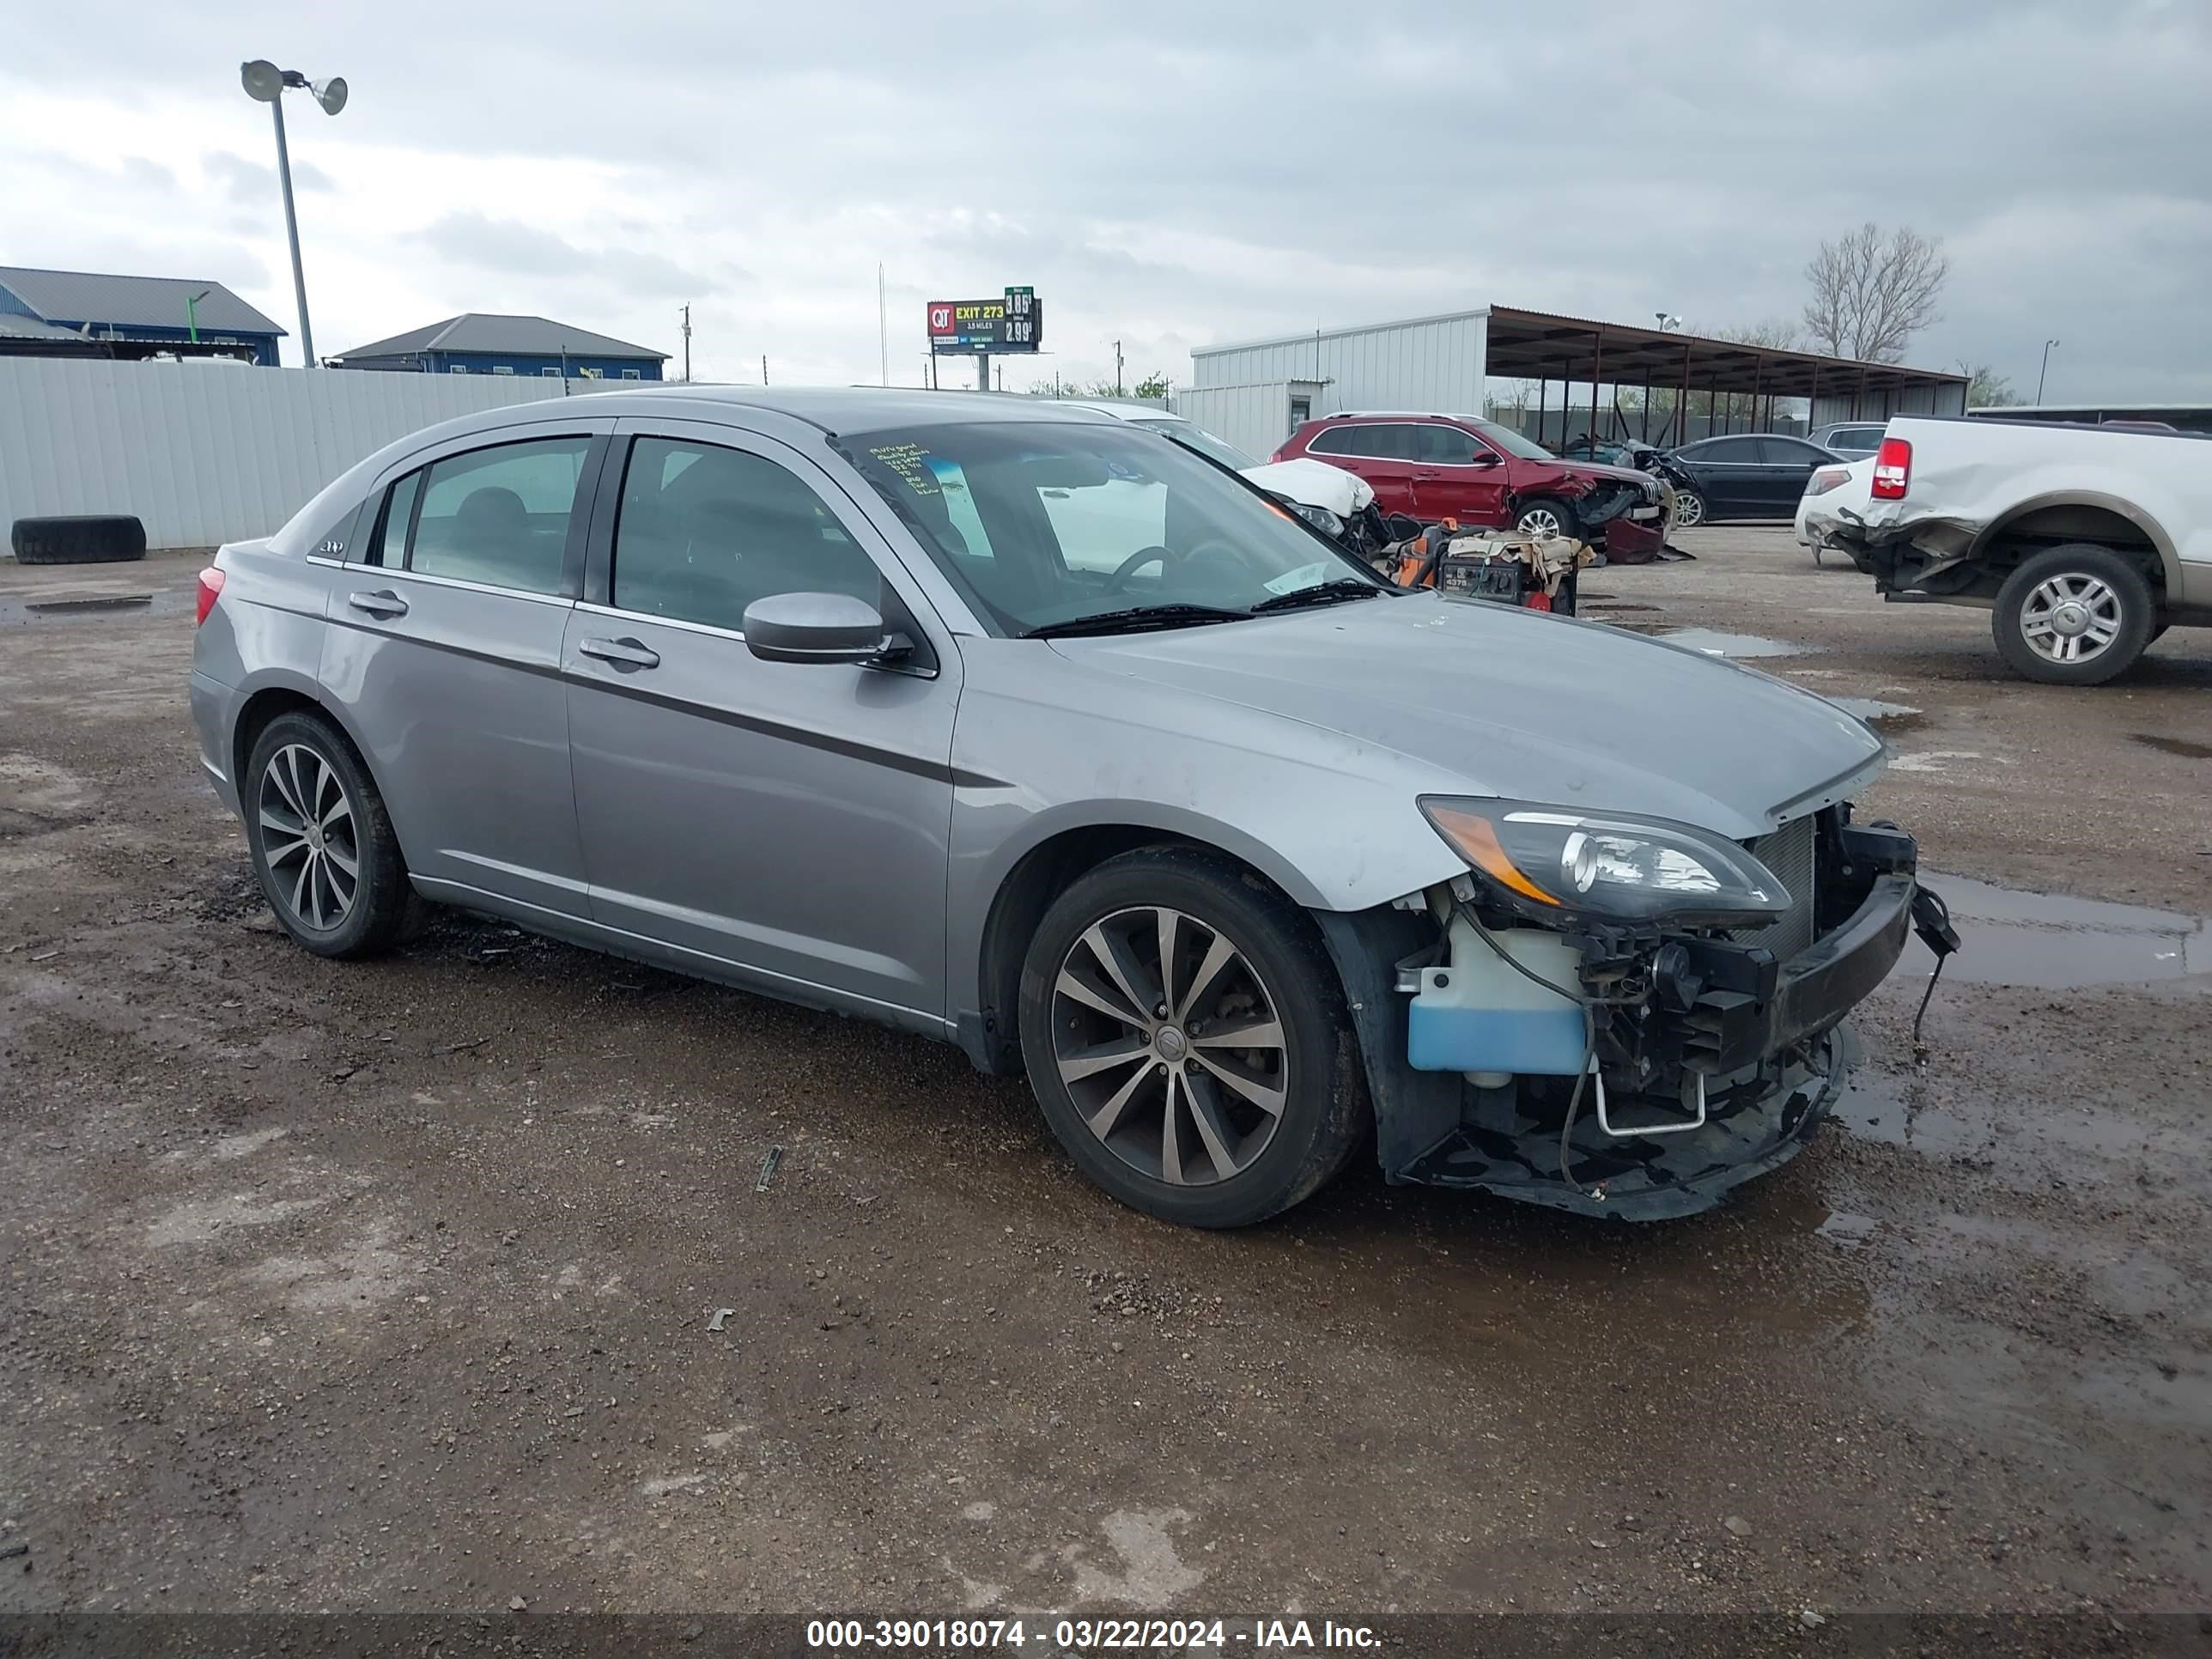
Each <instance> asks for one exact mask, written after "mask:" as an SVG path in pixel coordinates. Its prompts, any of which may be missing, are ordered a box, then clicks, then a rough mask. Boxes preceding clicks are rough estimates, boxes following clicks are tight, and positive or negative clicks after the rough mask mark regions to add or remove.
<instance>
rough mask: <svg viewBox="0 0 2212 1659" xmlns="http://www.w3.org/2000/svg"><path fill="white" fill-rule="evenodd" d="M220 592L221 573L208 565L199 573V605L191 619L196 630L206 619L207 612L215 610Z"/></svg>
mask: <svg viewBox="0 0 2212 1659" xmlns="http://www.w3.org/2000/svg"><path fill="white" fill-rule="evenodd" d="M221 595H222V571H220V570H218V569H216V567H215V566H213V565H210V566H209V567H208V568H206V569H204V570H203V571H201V572H200V586H199V605H198V609H197V613H196V614H195V615H194V616H193V617H192V626H193V627H195V628H197V627H198V626H199V625H200V624H201V623H204V622H205V621H206V620H207V619H208V612H209V611H212V610H214V609H215V602H216V599H217V598H219V597H220V596H221Z"/></svg>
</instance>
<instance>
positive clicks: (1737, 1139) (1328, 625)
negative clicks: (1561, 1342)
mask: <svg viewBox="0 0 2212 1659" xmlns="http://www.w3.org/2000/svg"><path fill="white" fill-rule="evenodd" d="M200 613H201V623H200V627H199V631H198V635H197V650H196V653H195V658H194V663H193V669H192V675H191V696H192V704H193V709H194V713H195V715H196V718H197V725H198V729H199V734H200V740H201V744H202V750H203V758H204V763H205V766H206V769H207V771H208V774H209V775H210V777H211V778H212V779H213V781H214V782H215V786H216V789H217V790H218V791H219V792H220V793H221V794H222V797H223V799H225V800H226V801H227V802H228V803H229V804H230V805H233V806H234V808H235V809H236V810H237V811H239V813H240V816H241V817H242V818H243V820H244V823H245V825H246V831H247V836H248V841H249V844H250V847H251V849H252V861H253V867H254V870H255V872H256V874H257V875H258V878H259V879H260V882H261V884H262V887H263V890H264V892H265V893H266V894H267V896H268V898H269V901H270V904H271V906H272V907H273V908H274V909H275V911H276V915H277V917H278V919H279V920H280V921H282V922H283V926H284V927H285V928H286V929H287V930H288V931H289V933H290V934H291V936H292V937H293V938H294V939H296V940H297V941H298V942H299V943H300V944H301V945H303V946H304V947H306V948H307V950H309V951H314V952H316V953H318V954H319V955H323V956H325V957H362V956H367V955H370V954H372V953H374V952H377V951H384V950H387V949H390V948H392V947H393V946H395V945H399V944H401V943H402V942H404V939H405V937H406V934H407V932H408V929H409V927H410V921H411V920H412V919H413V918H414V917H415V916H416V915H418V914H419V913H420V911H421V909H422V907H423V906H425V905H426V904H430V903H438V904H449V905H455V906H460V907H464V908H468V909H471V910H474V911H478V912H483V913H488V914H489V915H496V916H501V917H504V918H507V919H508V920H510V921H513V922H515V923H517V924H519V925H520V926H522V927H527V928H532V929H534V930H537V931H539V932H542V933H547V934H550V935H553V936H555V937H557V938H561V939H568V940H571V941H574V942H575V943H577V944H579V945H586V946H590V947H592V948H595V949H599V950H603V951H611V952H615V953H617V954H619V955H622V956H624V957H634V958H638V959H641V960H644V961H647V962H652V963H659V964H660V965H661V966H664V967H666V968H670V969H677V970H678V971H682V972H685V973H690V974H696V975H703V976H707V977H709V978H713V979H716V980H720V981H726V982H729V983H732V984H737V985H740V986H744V987H749V988H750V989H753V990H756V991H758V992H762V993H764V994H768V995H770V996H775V997H780V998H784V999H787V1000H791V1001H794V1002H799V1003H803V1004H806V1005H809V1006H814V1007H818V1008H823V1009H830V1010H835V1011H836V1012H841V1013H845V1014H852V1015H858V1016H860V1017H863V1018H870V1019H875V1020H880V1021H884V1022H886V1023H888V1024H892V1025H896V1026H898V1027H901V1028H902V1029H904V1030H910V1031H914V1032H917V1033H921V1034H922V1035H925V1036H931V1037H934V1038H939V1039H942V1040H945V1041H949V1042H957V1043H958V1044H959V1045H960V1046H961V1047H962V1048H963V1049H965V1050H966V1052H967V1053H968V1054H969V1056H970V1057H971V1058H972V1059H973V1060H974V1061H975V1064H976V1065H977V1066H980V1067H982V1068H984V1069H986V1070H988V1071H994V1072H1012V1071H1017V1070H1019V1071H1025V1072H1026V1073H1028V1076H1029V1078H1030V1081H1031V1083H1032V1085H1034V1087H1035V1090H1036V1096H1037V1098H1038V1101H1039V1102H1040V1103H1041V1105H1042V1109H1043V1111H1044V1113H1045V1115H1046V1117H1047V1118H1048V1121H1050V1123H1051V1125H1052V1127H1053V1128H1054V1132H1055V1133H1056V1134H1057V1135H1058V1137H1059V1139H1060V1141H1061V1143H1062V1144H1063V1145H1064V1146H1066V1149H1067V1151H1068V1152H1069V1153H1070V1154H1071V1155H1072V1156H1073V1158H1075V1160H1076V1161H1077V1162H1078V1163H1079V1164H1080V1165H1081V1166H1082V1168H1083V1169H1084V1170H1085V1171H1086V1172H1088V1173H1089V1174H1090V1175H1091V1176H1092V1177H1093V1178H1094V1179H1095V1180H1096V1181H1097V1182H1098V1183H1099V1184H1100V1185H1101V1186H1103V1187H1104V1188H1106V1189H1107V1190H1108V1191H1109V1192H1111V1193H1112V1194H1115V1196H1117V1197H1119V1198H1121V1199H1122V1200H1125V1201H1127V1202H1128V1203H1130V1204H1133V1205H1135V1206H1139V1207H1140V1208H1143V1209H1145V1210H1147V1211H1149V1212H1152V1213H1154V1214H1156V1215H1160V1216H1164V1217H1167V1218H1171V1219H1174V1220H1176V1221H1181V1222H1187V1223H1190V1224H1194V1225H1203V1226H1228V1225H1239V1224H1244V1223H1249V1222H1253V1221H1256V1220H1259V1219H1261V1218H1264V1217H1267V1216H1269V1215H1271V1214H1273V1213H1275V1212H1279V1211H1280V1210H1282V1209H1284V1208H1285V1207H1287V1206H1290V1205H1291V1204H1294V1203H1296V1202H1297V1201H1298V1200H1300V1199H1302V1198H1304V1196H1306V1195H1307V1194H1310V1193H1311V1192H1313V1191H1314V1190H1315V1189H1316V1188H1318V1187H1319V1186H1320V1185H1321V1184H1322V1182H1325V1181H1327V1180H1328V1178H1329V1177H1330V1176H1332V1175H1333V1174H1334V1173H1335V1171H1336V1170H1338V1169H1339V1168H1340V1167H1341V1166H1342V1164H1344V1163H1345V1161H1346V1158H1348V1157H1349V1156H1350V1155H1351V1154H1352V1152H1353V1151H1354V1150H1355V1148H1357V1147H1358V1146H1360V1145H1361V1144H1363V1142H1364V1141H1368V1140H1371V1142H1372V1144H1373V1146H1374V1149H1375V1153H1376V1157H1377V1158H1378V1159H1379V1161H1380V1163H1381V1164H1382V1167H1383V1172H1384V1174H1385V1176H1387V1177H1388V1178H1389V1179H1391V1180H1394V1181H1425V1182H1441V1183H1445V1184H1451V1185H1459V1186H1465V1187H1478V1188H1487V1189H1490V1190H1492V1191H1496V1192H1502V1193H1505V1194H1510V1195H1512V1196H1516V1197H1520V1198H1525V1199H1529V1200H1534V1201H1537V1202H1541V1203H1546V1204H1551V1205H1554V1206H1561V1207H1565V1208H1569V1209H1574V1210H1580V1211H1583V1212H1588V1213H1592V1214H1610V1215H1620V1216H1657V1215H1672V1214H1680V1213H1683V1212H1687V1211H1691V1210H1695V1209H1698V1208H1700V1207H1703V1206H1706V1205H1709V1204H1711V1203H1712V1202H1714V1201H1715V1200H1717V1198H1718V1196H1719V1195H1720V1194H1722V1193H1723V1192H1724V1191H1726V1190H1727V1189H1728V1188H1729V1187H1730V1186H1732V1185H1733V1184H1735V1182H1739V1181H1741V1180H1742V1179H1744V1178H1745V1177H1747V1176H1750V1175H1753V1174H1755V1173H1757V1172H1758V1171H1759V1170H1764V1169H1767V1168H1771V1167H1772V1166H1773V1165H1774V1164H1778V1163H1779V1162H1781V1161H1782V1160H1783V1159H1784V1158H1787V1157H1789V1156H1790V1154H1791V1153H1792V1152H1795V1151H1796V1149H1797V1147H1798V1146H1800V1145H1802V1142H1803V1140H1804V1139H1805V1137H1806V1136H1807V1134H1808V1133H1810V1131H1811V1129H1812V1128H1813V1127H1814V1125H1815V1124H1816V1123H1817V1122H1818V1121H1820V1116H1821V1115H1822V1113H1823V1112H1824V1111H1825V1110H1826V1104H1827V1101H1828V1098H1829V1097H1830V1096H1831V1095H1832V1092H1833V1091H1834V1090H1835V1088H1836V1087H1837V1086H1838V1083H1839V1081H1840V1079H1841V1076H1842V1069H1843V1066H1844V1054H1845V1049H1846V1045H1845V1044H1844V1042H1842V1041H1841V1040H1840V1037H1839V1035H1838V1023H1839V1022H1840V1021H1841V1020H1842V1018H1843V1017H1844V1014H1845V1013H1846V1012H1848V1011H1849V1010H1850V1007H1851V1006H1852V1005H1854V1004H1855V1003H1856V1002H1857V1001H1858V1000H1860V999H1861V998H1863V996H1864V995H1865V994H1866V993H1867V991H1868V990H1869V989H1870V988H1871V987H1873V986H1874V985H1875V983H1876V982H1878V981H1880V980H1881V977H1882V976H1883V975H1884V974H1885V973H1887V971H1888V969H1889V968H1890V967H1891V965H1892V964H1893V962H1894V961H1895V960H1896V958H1897V956H1898V954H1899V951H1900V950H1901V948H1902V945H1903V942H1904V939H1905V931H1906V928H1907V926H1908V917H1909V913H1910V911H1911V907H1912V904H1913V901H1914V897H1915V893H1916V884H1915V877H1914V867H1915V866H1914V849H1913V845H1912V842H1911V840H1910V838H1909V837H1907V836H1904V835H1903V834H1901V833H1899V832H1898V831H1896V830H1895V829H1892V828H1888V827H1874V828H1869V827H1864V826H1861V825H1858V824H1855V823H1852V822H1851V818H1850V806H1849V799H1850V796H1851V794H1852V793H1853V792H1855V791H1857V790H1858V789H1860V788H1862V787H1863V786H1864V785H1865V784H1866V783H1867V781H1869V779H1870V778H1872V777H1873V776H1874V775H1875V772H1876V771H1877V770H1878V769H1880V767H1881V764H1882V763H1883V759H1884V755H1885V750H1884V748H1883V745H1882V744H1881V741H1880V740H1879V739H1878V738H1875V736H1873V735H1872V734H1871V733H1870V732H1869V731H1868V730H1867V728H1866V727H1865V726H1863V725H1861V724H1860V723H1859V722H1858V721H1857V720H1854V719H1852V718H1851V717H1850V715H1849V714H1844V712H1842V711H1841V710H1839V709H1838V708H1835V707H1834V706H1832V705H1831V704H1829V703H1827V702H1823V701H1822V700H1820V698H1818V697H1815V696H1811V695H1809V694H1808V693H1806V692H1804V691H1802V690H1798V689H1796V687H1793V686H1790V685H1788V684H1783V683H1781V682H1778V681H1777V680H1774V679H1771V678H1766V677H1765V676H1761V675H1758V674H1754V673H1751V672H1748V671H1743V670H1741V669H1738V668H1736V667H1734V666H1731V665H1728V664H1725V663H1722V662H1718V661H1715V660H1712V659H1708V658H1705V657H1703V656H1701V655H1699V654H1697V653H1691V652H1686V651H1681V650H1678V649H1675V648H1674V647H1669V646H1668V645H1665V644H1663V643H1661V642H1657V641H1650V640H1647V639H1643V638H1639V637H1637V636H1634V635H1628V634H1625V633H1621V632H1619V631H1616V630H1613V629H1607V628H1603V627H1599V626H1594V625H1590V624H1587V623H1577V622H1574V621H1571V620H1568V619H1565V618H1560V617H1547V616H1541V615H1538V614H1535V613H1533V612H1529V611H1519V610H1514V609H1509V608H1504V607H1500V606H1494V605H1483V604H1479V603H1472V602H1467V601H1462V600H1456V599H1450V598H1448V597H1439V596H1437V595H1436V594H1434V593H1432V592H1421V593H1416V592H1401V591H1400V590H1398V589H1396V588H1395V587H1392V586H1389V585H1388V584H1386V583H1385V582H1383V580H1380V579H1379V578H1378V577H1376V575H1374V574H1372V573H1370V571H1369V570H1367V569H1366V568H1364V567H1363V566H1361V565H1359V564H1358V563H1356V562H1353V561H1352V560H1351V559H1350V558H1349V557H1348V556H1346V555H1344V554H1343V553H1341V552H1340V550H1338V549H1337V548H1336V547H1335V546H1334V545H1333V544H1330V543H1329V542H1328V541H1327V540H1325V539H1324V538H1322V537H1321V536H1319V535H1318V534H1316V532H1312V531H1311V530H1310V529H1309V528H1307V527H1306V526H1304V524H1302V523H1301V522H1300V521H1299V520H1297V519H1296V518H1294V517H1292V516H1291V515H1290V514H1288V513H1285V512H1284V511H1283V510H1282V509H1281V508H1280V507H1279V506H1277V505H1276V504H1275V503H1274V502H1273V501H1270V500H1269V499H1268V498H1267V496H1265V495H1263V494H1261V492H1260V491H1259V490H1257V489H1255V488H1253V487H1252V486H1251V485H1249V483H1246V482H1245V481H1243V480H1242V479H1240V478H1239V477H1237V475H1236V474H1235V473H1234V472H1233V471H1230V470H1228V469H1227V468H1225V467H1223V466H1220V465H1216V464H1214V463H1213V462H1212V461H1210V460H1209V459H1206V458H1205V457H1203V456H1200V455H1198V454H1195V453H1192V452H1191V451H1190V450H1188V449H1187V448H1185V447H1182V446H1179V445H1177V444H1176V443H1173V442H1171V441H1169V440H1167V439H1165V438H1163V437H1161V436H1159V435H1157V434H1154V433H1152V432H1148V431H1146V430H1143V429H1141V428H1136V427H1133V426H1131V425H1129V424H1127V423H1126V422H1120V421H1115V420H1113V419H1110V418H1107V417H1103V416H1095V415H1091V414H1087V413H1085V412H1081V411H1075V410H1062V409H1060V408H1058V407H1056V406H1054V405H1053V404H1045V403H1037V402H1033V401H1031V400H1028V399H1021V398H994V397H988V396H980V395H976V396H969V395H957V394H936V393H926V392H891V391H880V392H878V391H819V392H810V391H781V390H779V391H775V392H770V391H767V390H759V391H743V392H740V391H705V390H699V389H694V388H684V389H682V390H680V391H679V390H673V389H671V390H665V391H651V392H620V393H611V394H608V395H605V396H599V397H589V398H568V399H565V400H556V401H554V402H551V403H541V404H529V405H526V406H523V407H520V408H513V409H507V410H497V411H494V412H490V413H487V414H483V415H478V416H470V417H467V418H465V419H464V420H461V421H458V422H450V423H448V424H447V425H444V426H441V427H437V428H432V429H430V430H428V431H425V432H422V433H419V434H416V435H414V436H412V437H410V438H407V439H404V440H403V441H400V442H398V443H395V444H393V445H392V446H391V447H388V448H386V449H385V450H383V451H381V452H380V453H377V454H375V455H373V456H371V457H370V458H368V459H367V460H364V461H362V463H361V464H360V465H356V466H355V467H353V468H352V469H351V470H349V471H347V472H346V473H345V474H344V476H343V477H340V478H339V479H337V481H336V482H335V483H332V484H331V485H330V486H329V487H328V488H327V489H324V490H323V491H322V492H321V493H320V494H319V495H317V496H316V497H315V499H314V500H313V501H311V502H309V503H308V504H307V506H306V507H304V508H302V509H301V512H300V513H298V515H297V516H295V518H294V519H293V520H291V521H290V522H289V524H287V525H286V526H284V527H283V529H282V530H280V531H279V532H277V533H276V534H275V535H274V536H271V537H269V538H265V539H262V540H256V541H250V542H241V543H238V544H233V545H231V546H228V547H225V548H224V549H222V550H221V552H220V553H219V554H218V556H217V557H216V561H215V563H214V565H213V566H212V567H211V568H210V569H209V570H208V571H207V572H206V573H205V574H204V575H203V577H202V580H201V593H200Z"/></svg>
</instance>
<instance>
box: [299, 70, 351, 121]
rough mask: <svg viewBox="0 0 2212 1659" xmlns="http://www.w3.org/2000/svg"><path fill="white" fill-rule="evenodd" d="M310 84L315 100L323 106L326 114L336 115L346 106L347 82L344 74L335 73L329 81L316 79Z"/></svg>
mask: <svg viewBox="0 0 2212 1659" xmlns="http://www.w3.org/2000/svg"><path fill="white" fill-rule="evenodd" d="M308 85H309V90H311V91H312V92H313V94H315V101H316V102H317V103H319V104H320V105H321V106H323V113H324V114H325V115H336V114H337V112H339V111H340V110H342V109H343V108H344V107H345V100H346V83H345V76H343V75H333V76H331V78H330V79H329V80H327V81H314V82H309V83H308Z"/></svg>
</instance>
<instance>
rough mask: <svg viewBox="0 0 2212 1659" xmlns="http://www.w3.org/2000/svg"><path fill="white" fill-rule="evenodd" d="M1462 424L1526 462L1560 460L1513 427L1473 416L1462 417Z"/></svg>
mask: <svg viewBox="0 0 2212 1659" xmlns="http://www.w3.org/2000/svg"><path fill="white" fill-rule="evenodd" d="M1460 424H1461V425H1462V426H1471V427H1473V428H1474V429H1475V430H1476V431H1477V432H1480V434H1482V435H1483V436H1484V437H1486V438H1487V439H1489V440H1490V441H1491V442H1492V443H1493V444H1495V445H1497V447H1498V448H1500V449H1502V450H1504V452H1505V453H1507V454H1509V455H1517V456H1519V457H1520V458H1521V459H1522V460H1524V461H1555V460H1557V459H1559V457H1558V456H1556V455H1554V454H1553V453H1552V452H1551V451H1550V450H1548V449H1547V448H1545V447H1544V446H1543V445H1541V444H1540V443H1538V442H1536V441H1534V439H1533V438H1524V437H1522V435H1520V434H1519V433H1517V432H1516V431H1515V430H1514V429H1513V428H1511V427H1510V426H1500V425H1498V422H1495V421H1478V420H1475V419H1474V418H1473V417H1472V416H1461V417H1460Z"/></svg>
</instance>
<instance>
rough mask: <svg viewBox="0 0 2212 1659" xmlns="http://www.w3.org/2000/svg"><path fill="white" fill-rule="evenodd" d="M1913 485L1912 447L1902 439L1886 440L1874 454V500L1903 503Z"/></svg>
mask: <svg viewBox="0 0 2212 1659" xmlns="http://www.w3.org/2000/svg"><path fill="white" fill-rule="evenodd" d="M1911 483H1912V446H1911V444H1909V443H1907V442H1905V440H1904V439H1902V438H1884V439H1883V440H1882V441H1881V448H1880V449H1877V450H1876V451H1875V453H1874V491H1873V494H1874V498H1875V500H1876V501H1903V500H1904V499H1905V489H1906V488H1907V487H1908V486H1909V485H1910V484H1911Z"/></svg>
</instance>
